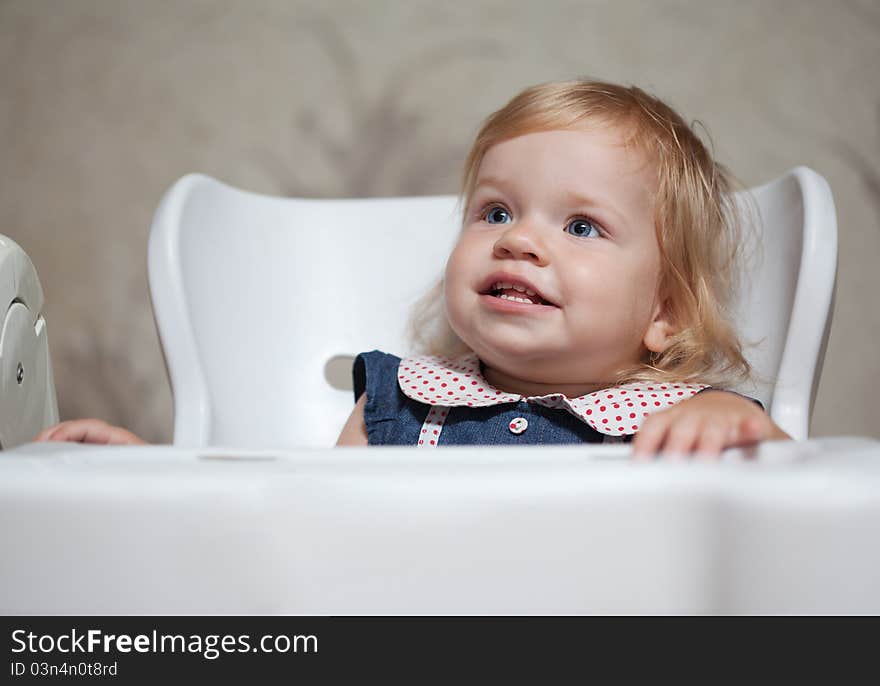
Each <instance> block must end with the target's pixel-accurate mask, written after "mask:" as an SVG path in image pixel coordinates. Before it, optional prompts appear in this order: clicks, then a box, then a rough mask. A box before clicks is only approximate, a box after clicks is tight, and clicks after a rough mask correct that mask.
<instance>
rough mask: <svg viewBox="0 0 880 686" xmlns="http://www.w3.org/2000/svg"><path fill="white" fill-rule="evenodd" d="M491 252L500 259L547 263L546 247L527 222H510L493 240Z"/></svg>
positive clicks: (536, 263)
mask: <svg viewBox="0 0 880 686" xmlns="http://www.w3.org/2000/svg"><path fill="white" fill-rule="evenodd" d="M492 252H493V253H494V254H495V257H500V258H501V259H515V260H527V261H529V262H532V263H533V264H535V265H537V266H539V267H543V266H545V265H547V264H549V262H548V255H547V249H546V247H545V246H544V245H543V244H542V243H541V241H540V239H539V238H538V236H537V235H536V227H535V226H534V225H532V224H531V223H529V222H522V221H520V222H516V223H515V224H511V225H510V228H509V229H507V231H505V232H504V233H503V234H501V236H500V237H499V238H498V240H497V241H495V245H494V246H493V250H492Z"/></svg>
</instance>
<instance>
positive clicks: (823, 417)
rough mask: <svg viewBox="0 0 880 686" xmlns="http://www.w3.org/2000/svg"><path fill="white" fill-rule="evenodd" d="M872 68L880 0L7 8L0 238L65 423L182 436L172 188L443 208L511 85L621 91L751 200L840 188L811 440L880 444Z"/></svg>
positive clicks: (878, 136)
mask: <svg viewBox="0 0 880 686" xmlns="http://www.w3.org/2000/svg"><path fill="white" fill-rule="evenodd" d="M878 65H880V6H878V4H877V3H876V2H875V1H874V0H863V1H857V0H846V1H840V0H837V1H832V0H828V1H827V2H826V1H820V0H812V1H809V0H746V1H740V2H704V1H703V0H664V1H657V2H647V1H644V2H612V1H610V0H609V1H601V0H578V1H576V2H564V1H551V0H545V1H543V2H540V3H533V2H526V1H525V0H521V1H518V2H506V1H504V2H502V1H496V2H490V1H485V0H484V1H481V2H467V3H465V2H453V3H440V2H436V1H435V0H427V1H426V0H413V1H410V2H391V1H388V0H381V1H380V0H375V1H373V2H339V1H331V2H324V3H312V2H304V1H282V0H273V1H267V0H263V1H255V2H252V1H249V2H245V1H244V0H241V1H239V2H220V1H219V0H211V1H208V0H162V1H156V0H151V1H150V2H143V1H141V0H68V1H62V0H55V1H50V0H0V134H2V137H0V140H2V155H0V174H2V180H0V233H5V234H7V235H9V236H10V237H12V238H13V239H14V240H16V241H17V242H19V243H20V244H21V245H22V246H23V247H24V248H25V250H26V251H27V252H28V253H29V254H30V255H31V257H32V259H33V260H34V262H35V264H36V266H37V269H38V271H39V273H40V276H41V279H42V282H43V286H44V289H45V291H46V294H47V305H46V308H45V311H46V316H47V319H48V322H49V333H50V346H51V350H52V354H53V358H54V368H55V374H56V383H57V389H58V395H59V402H60V408H61V414H62V417H63V418H71V417H77V416H85V415H95V416H99V417H103V418H105V419H108V420H110V421H113V422H117V423H121V424H123V425H125V426H128V427H129V428H131V429H133V430H135V431H137V432H139V433H141V434H142V435H144V436H145V437H146V438H148V439H152V440H164V441H168V440H169V439H170V436H171V395H170V391H169V388H168V384H167V380H166V376H165V371H164V367H163V362H162V356H161V352H160V349H159V345H158V340H157V337H156V334H155V330H154V326H153V320H152V315H151V310H150V302H149V296H148V291H147V281H146V266H145V260H146V251H145V246H146V240H147V233H148V230H149V224H150V219H151V215H152V212H153V210H154V209H155V207H156V205H157V203H158V200H159V197H160V195H161V194H162V192H163V191H164V190H165V188H167V187H168V186H169V185H170V184H171V183H172V181H174V180H175V179H176V178H178V177H179V176H181V175H183V174H184V173H186V172H189V171H196V170H197V171H202V172H206V173H208V174H212V175H215V176H217V177H219V178H221V179H223V180H225V181H227V182H230V183H232V184H236V185H240V186H242V187H245V188H249V189H252V190H257V191H261V192H265V193H277V194H288V195H316V196H360V195H397V194H430V193H446V192H453V191H454V190H455V189H456V182H457V178H458V172H459V165H460V163H461V159H462V157H463V155H464V153H465V151H466V149H467V146H468V143H469V139H470V137H471V136H472V135H473V133H474V131H475V129H476V127H477V125H478V123H479V122H480V120H481V118H482V117H484V116H485V115H486V114H488V113H489V112H490V111H491V110H492V109H494V108H496V107H498V106H500V105H501V104H502V103H503V102H504V101H506V100H507V99H508V98H509V97H510V96H511V95H512V94H513V93H514V92H516V91H517V90H519V89H520V88H521V87H523V86H525V85H528V84H532V83H536V82H540V81H546V80H552V79H560V78H568V77H572V76H577V75H592V76H599V77H603V78H607V79H611V80H619V81H625V82H632V83H636V84H638V85H641V86H643V87H645V88H647V89H649V90H652V91H654V92H656V93H657V94H658V95H660V96H661V97H663V98H664V99H666V100H667V101H669V102H670V103H671V104H673V105H674V106H676V107H677V108H678V109H679V110H680V111H682V113H683V114H685V116H686V117H688V118H696V119H700V120H701V121H703V122H705V123H706V124H707V125H708V128H709V131H710V132H711V134H712V137H713V139H714V142H715V147H716V151H717V154H718V156H719V157H720V159H721V160H722V161H724V162H725V163H727V164H728V165H729V166H730V167H731V168H732V169H733V170H734V171H735V172H736V173H737V174H738V176H739V177H740V178H741V179H742V180H743V181H744V182H745V183H747V184H749V185H754V184H758V183H762V182H764V181H767V180H769V179H771V178H773V177H775V176H777V175H779V174H780V173H782V172H783V171H785V170H786V169H788V168H790V167H792V166H794V165H797V164H806V165H808V166H810V167H813V168H814V169H816V170H817V171H819V172H820V173H821V174H823V175H824V176H826V177H827V178H828V180H829V181H830V183H831V187H832V189H833V191H834V194H835V198H836V202H837V206H838V216H839V222H840V274H839V286H838V299H837V307H836V312H835V314H834V326H833V328H832V332H831V339H830V343H829V346H828V353H827V358H826V365H825V373H824V376H823V379H822V383H821V386H820V389H819V397H818V400H817V405H816V413H815V416H814V421H813V427H812V431H813V433H814V434H815V435H832V434H861V435H869V436H874V437H880V410H878V405H877V404H875V403H874V402H873V398H874V394H875V385H876V383H877V381H878V379H880V375H878V369H880V362H878V356H877V350H876V348H877V343H876V342H877V340H878V339H880V307H878V305H877V302H876V298H877V293H880V265H878V262H880V116H878V115H880V78H878V74H877V70H878Z"/></svg>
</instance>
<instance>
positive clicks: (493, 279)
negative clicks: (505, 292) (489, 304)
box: [478, 272, 559, 310]
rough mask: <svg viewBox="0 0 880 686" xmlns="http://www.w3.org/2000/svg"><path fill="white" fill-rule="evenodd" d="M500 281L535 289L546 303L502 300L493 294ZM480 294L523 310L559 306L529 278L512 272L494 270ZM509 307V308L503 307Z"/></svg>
mask: <svg viewBox="0 0 880 686" xmlns="http://www.w3.org/2000/svg"><path fill="white" fill-rule="evenodd" d="M499 281H503V282H505V283H510V284H516V285H517V286H523V287H524V288H528V289H529V290H530V291H534V292H535V293H536V294H537V296H538V297H539V298H541V299H542V300H544V301H545V303H546V304H535V305H529V304H527V303H518V302H516V301H515V300H502V299H501V298H496V297H495V296H493V295H492V294H491V289H492V286H493V285H495V284H496V283H498V282H499ZM478 292H479V295H480V298H481V299H483V298H485V299H487V300H493V301H497V302H498V303H501V304H503V305H510V306H511V307H512V306H516V309H518V310H521V309H522V308H533V309H534V308H538V307H540V308H543V309H556V308H558V307H559V306H558V305H556V303H554V302H553V301H552V300H550V298H548V297H547V296H546V295H544V293H542V292H541V290H540V289H539V288H537V287H536V286H535V284H533V283H532V282H531V281H529V280H528V279H526V278H524V277H522V276H518V275H516V274H511V273H510V272H494V273H492V274H490V275H489V276H488V277H486V278H485V279H484V280H483V282H482V284H481V285H480V287H479V290H478ZM503 309H508V308H503Z"/></svg>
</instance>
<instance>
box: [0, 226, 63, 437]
mask: <svg viewBox="0 0 880 686" xmlns="http://www.w3.org/2000/svg"><path fill="white" fill-rule="evenodd" d="M57 421H58V403H57V400H56V397H55V383H54V381H53V377H52V364H51V361H50V359H49V342H48V334H47V333H46V320H45V319H44V318H43V289H42V287H41V286H40V280H39V279H38V278H37V270H36V269H35V268H34V265H33V263H32V262H31V260H30V258H29V257H28V256H27V254H26V253H25V252H24V250H22V249H21V247H20V246H19V245H18V244H17V243H16V242H15V241H13V240H12V239H11V238H7V237H6V236H2V235H0V449H7V450H8V449H9V448H14V447H15V446H17V445H20V444H22V443H26V442H28V441H30V440H31V439H33V438H34V436H36V435H37V434H38V433H39V432H40V430H42V429H45V428H46V427H47V426H51V425H52V424H54V423H55V422H57Z"/></svg>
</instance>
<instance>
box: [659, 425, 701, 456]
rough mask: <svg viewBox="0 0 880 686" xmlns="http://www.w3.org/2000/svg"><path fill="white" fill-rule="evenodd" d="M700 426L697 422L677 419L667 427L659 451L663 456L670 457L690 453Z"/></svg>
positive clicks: (695, 443) (695, 444) (694, 446)
mask: <svg viewBox="0 0 880 686" xmlns="http://www.w3.org/2000/svg"><path fill="white" fill-rule="evenodd" d="M701 427H702V425H701V423H699V422H696V421H692V420H683V419H679V421H677V422H675V423H674V424H673V425H672V426H671V427H669V432H668V433H667V435H666V441H665V442H664V443H663V446H662V447H661V451H662V452H663V453H664V455H665V456H667V457H671V458H676V457H682V456H684V455H688V454H690V453H691V452H693V451H694V449H695V448H696V446H697V440H698V439H699V436H700V432H701Z"/></svg>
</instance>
